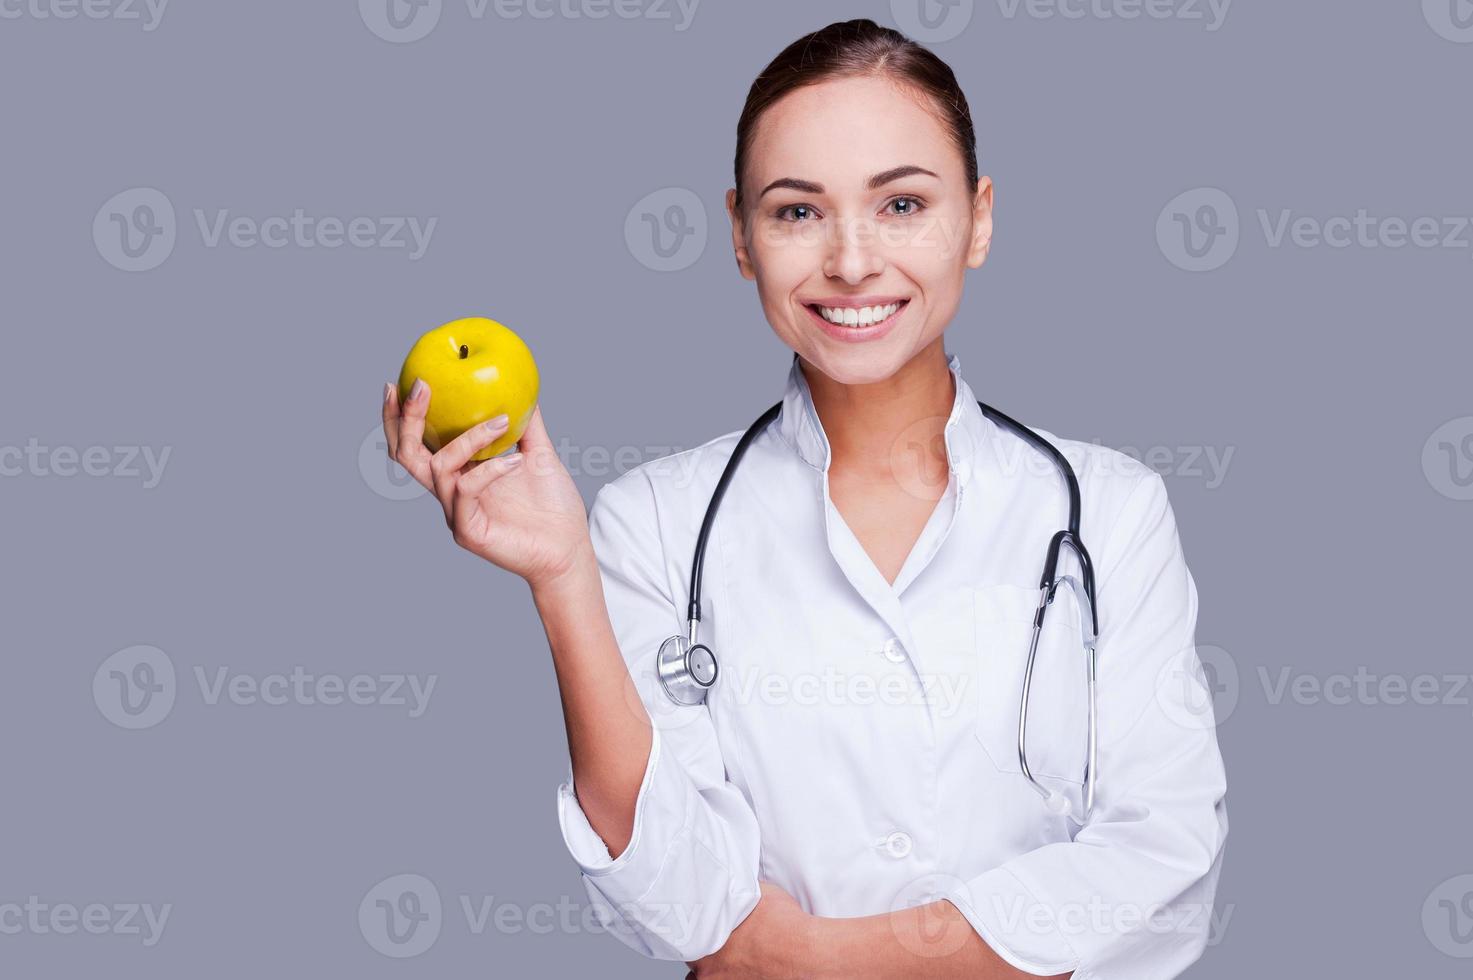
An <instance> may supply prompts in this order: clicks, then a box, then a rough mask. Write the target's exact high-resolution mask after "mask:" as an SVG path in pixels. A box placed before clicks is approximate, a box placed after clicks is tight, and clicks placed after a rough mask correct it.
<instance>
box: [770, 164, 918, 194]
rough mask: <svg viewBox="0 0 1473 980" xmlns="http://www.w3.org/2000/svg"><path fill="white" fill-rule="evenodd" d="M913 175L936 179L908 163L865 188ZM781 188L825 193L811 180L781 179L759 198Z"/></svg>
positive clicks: (807, 192)
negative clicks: (923, 175)
mask: <svg viewBox="0 0 1473 980" xmlns="http://www.w3.org/2000/svg"><path fill="white" fill-rule="evenodd" d="M913 174H925V175H927V176H928V177H936V175H935V174H934V173H932V172H931V171H929V170H927V169H926V168H925V167H917V166H916V165H915V164H910V163H908V164H905V165H903V166H899V167H891V168H890V169H889V170H882V171H880V172H879V173H877V174H875V175H874V176H873V177H871V178H870V179H869V180H867V181H865V182H864V186H865V189H867V190H874V189H875V188H877V187H883V186H885V185H886V184H888V183H890V182H891V181H892V180H899V179H900V178H901V177H910V176H912V175H913ZM937 179H938V180H939V179H940V178H939V177H938V178H937ZM779 187H787V188H790V189H792V190H795V191H801V192H803V193H804V194H822V193H823V192H824V190H823V185H822V184H817V183H814V182H813V181H811V180H799V179H798V178H797V177H779V178H778V179H777V180H774V181H773V182H772V183H770V184H768V185H767V186H766V187H764V188H762V194H758V195H757V196H758V197H759V198H760V197H762V195H763V194H766V193H767V192H768V191H771V190H776V189H777V188H779Z"/></svg>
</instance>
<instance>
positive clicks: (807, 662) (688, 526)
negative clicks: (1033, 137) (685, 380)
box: [384, 20, 1227, 980]
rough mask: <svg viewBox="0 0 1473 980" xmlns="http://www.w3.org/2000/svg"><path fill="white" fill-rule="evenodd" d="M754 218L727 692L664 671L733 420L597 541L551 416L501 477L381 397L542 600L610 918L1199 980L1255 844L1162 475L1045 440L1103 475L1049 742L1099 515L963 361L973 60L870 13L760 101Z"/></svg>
mask: <svg viewBox="0 0 1473 980" xmlns="http://www.w3.org/2000/svg"><path fill="white" fill-rule="evenodd" d="M727 209H728V213H729V216H730V219H731V226H732V244H733V247H734V249H735V257H736V262H737V266H738V268H739V269H740V271H741V273H742V275H743V276H744V277H746V278H747V279H751V280H753V281H754V282H755V283H756V285H757V294H758V297H759V299H760V301H761V303H762V310H763V313H764V314H765V316H766V318H767V321H768V323H770V324H771V326H772V328H773V330H774V331H775V332H776V333H777V335H778V337H779V338H781V340H782V341H783V343H785V344H786V345H787V346H788V347H790V348H792V350H793V351H794V357H793V359H792V366H791V369H790V370H789V372H788V377H787V385H786V388H785V389H784V390H783V392H782V399H781V409H780V413H779V414H778V415H777V417H776V418H775V419H774V420H773V421H772V422H771V424H770V425H768V426H767V427H766V428H765V429H762V430H761V431H760V432H758V433H757V434H756V435H755V437H754V438H753V439H752V440H751V441H750V445H749V446H747V447H746V452H745V455H744V456H742V457H741V459H740V463H739V465H738V466H737V467H736V468H735V470H734V472H733V473H732V476H731V479H730V483H729V485H728V486H727V488H726V492H725V495H724V497H723V499H722V501H721V503H720V507H719V510H718V511H717V516H716V518H715V519H714V520H713V524H712V528H711V532H710V538H709V541H708V542H707V549H706V551H705V557H704V573H703V589H704V591H703V593H702V595H701V597H700V600H701V601H700V609H699V615H700V620H699V642H700V643H703V644H705V645H706V646H707V647H709V648H710V650H711V651H713V654H714V658H715V659H716V660H717V663H718V672H717V676H716V679H715V682H714V683H712V684H711V685H710V687H709V689H708V690H705V691H704V692H703V693H704V695H705V696H704V699H703V700H701V701H699V702H698V703H694V704H682V703H678V702H677V701H676V700H675V699H674V698H672V696H671V694H670V693H669V692H668V691H667V690H666V689H665V686H664V685H663V684H662V682H661V680H660V678H659V676H658V675H657V671H656V655H657V651H658V650H659V649H660V648H661V645H662V643H663V642H664V641H665V640H666V639H667V638H668V637H670V636H671V635H672V634H677V635H685V634H686V633H687V629H688V625H689V624H688V623H687V611H688V610H687V603H688V601H689V598H690V597H689V595H688V592H689V589H690V578H691V572H692V564H693V550H694V548H695V544H696V540H697V534H698V532H699V530H700V526H701V523H702V518H703V515H704V513H705V511H706V507H707V504H708V503H709V502H710V501H711V497H712V492H713V489H714V488H715V486H716V483H717V481H718V479H719V478H720V476H721V474H722V472H723V470H724V469H725V467H726V464H727V463H728V462H729V460H730V459H731V457H732V454H733V451H734V450H735V448H736V446H737V443H738V439H739V437H740V436H741V435H742V432H741V431H735V432H730V433H727V434H726V435H722V436H720V437H718V438H715V439H713V440H711V441H710V442H707V443H705V444H704V445H702V446H699V447H697V448H695V449H692V450H689V451H687V452H685V453H682V454H679V456H678V457H667V458H665V459H661V460H654V461H651V462H649V463H646V464H644V465H642V466H640V467H638V468H636V469H634V470H631V471H629V472H627V473H625V474H623V475H622V476H620V477H619V478H617V479H615V480H614V481H613V482H612V483H610V484H608V485H607V486H605V487H604V488H603V489H602V490H600V491H599V493H598V495H597V497H596V498H595V500H594V503H593V506H592V508H591V510H590V511H588V513H587V514H586V515H585V511H584V506H583V502H582V499H581V497H580V496H579V494H578V491H577V489H576V488H575V486H574V484H573V482H572V480H571V478H570V477H569V475H568V473H567V471H566V470H565V469H564V468H563V466H562V464H561V462H560V460H559V458H558V456H557V454H556V452H555V450H554V447H553V444H552V442H551V440H550V439H549V437H548V434H547V431H546V429H545V427H544V425H543V422H542V417H541V412H540V409H539V410H538V411H537V412H536V413H534V415H533V418H532V421H531V423H530V425H529V427H528V428H527V431H526V433H525V435H524V436H523V438H522V439H521V441H520V444H519V446H518V451H517V452H515V453H512V454H509V455H503V456H500V457H497V458H494V459H492V460H489V461H487V462H485V463H481V464H474V463H471V462H469V460H470V457H471V455H472V454H473V453H475V452H476V451H477V450H479V449H481V448H482V447H483V446H485V445H488V444H489V443H490V442H492V441H493V440H494V439H495V438H496V437H497V436H498V435H499V434H500V432H501V431H502V430H503V429H504V426H505V421H504V417H503V420H500V424H497V423H496V422H492V423H487V424H486V427H485V428H481V429H477V430H472V431H471V432H468V433H466V434H465V435H463V436H461V437H460V438H459V439H457V440H456V441H454V442H452V443H450V444H449V445H447V446H445V447H444V448H442V449H441V450H440V451H439V452H437V453H435V454H433V455H431V454H430V453H429V451H428V450H427V449H425V447H424V446H423V445H422V442H421V436H422V433H423V426H424V417H425V410H426V408H427V407H428V405H429V401H430V398H431V396H432V393H431V392H430V391H429V389H428V387H427V386H426V385H425V384H424V383H423V382H417V383H416V384H415V385H414V388H413V391H412V393H411V394H410V395H409V397H408V398H406V399H405V401H404V404H403V405H402V406H400V405H399V404H398V400H397V398H396V395H395V392H394V387H393V385H388V386H386V389H385V402H384V427H385V431H386V435H387V440H388V445H389V453H390V455H391V456H392V457H393V458H394V459H396V460H398V461H399V462H400V463H401V464H403V466H404V467H405V468H406V469H407V470H408V471H409V472H410V473H411V474H413V476H414V477H415V478H416V479H417V480H419V481H420V482H421V483H423V484H424V485H425V486H427V487H430V488H431V489H433V491H434V492H435V494H436V495H437V496H438V498H439V501H440V503H441V505H442V506H443V508H444V514H445V519H446V522H447V523H448V525H449V526H450V528H451V529H452V531H453V534H454V539H455V541H456V543H457V544H459V545H461V546H462V547H464V548H466V549H468V550H470V551H472V552H474V553H476V554H478V555H481V556H482V557H484V558H486V559H487V560H488V561H490V562H492V563H494V564H496V565H498V566H500V567H502V568H505V569H508V570H510V571H512V572H514V573H516V574H518V575H521V576H522V577H524V578H525V579H526V581H527V582H528V584H529V585H530V586H531V591H532V597H533V600H534V603H535V605H536V608H537V611H538V613H539V614H540V616H541V617H542V621H543V624H544V627H545V629H546V632H547V638H548V642H549V645H550V647H551V651H552V658H553V665H554V667H555V672H556V675H557V680H558V684H559V688H560V692H561V698H562V705H563V713H564V719H565V723H566V728H567V737H568V747H569V756H570V760H571V768H570V773H569V778H568V781H567V782H565V783H563V784H562V785H561V786H559V787H558V793H557V806H558V817H559V821H560V824H561V828H562V833H563V836H564V839H565V842H566V844H567V846H568V848H569V851H570V853H571V854H572V856H573V858H574V859H575V860H576V862H577V864H578V866H579V868H580V870H581V872H582V875H583V878H584V881H585V883H586V886H587V889H588V892H589V895H590V898H591V899H592V900H593V901H594V903H595V906H596V908H598V909H599V910H600V911H601V913H602V915H603V916H604V917H605V919H606V921H607V923H608V926H609V928H610V931H613V932H615V934H616V935H617V936H618V937H619V938H620V939H621V940H622V941H623V942H625V943H626V944H628V945H630V946H631V947H633V948H635V949H636V950H638V951H640V952H641V953H643V954H645V955H647V956H651V957H655V958H659V959H671V960H684V961H687V962H688V963H689V964H690V966H691V969H692V972H693V974H694V975H695V976H696V977H700V978H707V977H762V978H785V977H843V978H860V977H876V978H879V977H912V976H917V975H924V976H933V977H962V976H967V977H1020V976H1037V975H1068V974H1071V973H1072V975H1073V976H1074V977H1076V978H1106V977H1108V978H1128V980H1150V978H1164V977H1172V976H1176V975H1177V974H1179V973H1180V972H1181V971H1182V970H1183V969H1185V968H1186V967H1187V965H1188V964H1190V963H1191V962H1193V961H1194V960H1195V959H1196V958H1197V957H1198V956H1199V955H1200V953H1201V952H1202V950H1203V948H1204V946H1205V945H1206V943H1207V940H1208V930H1207V923H1208V922H1209V921H1210V920H1211V916H1210V911H1211V903H1212V898H1213V893H1214V890H1215V887H1216V883H1217V876H1218V869H1219V867H1220V860H1221V853H1222V847H1223V840H1224V837H1225V836H1226V832H1227V820H1226V814H1225V809H1224V804H1223V796H1224V790H1225V782H1224V775H1223V766H1222V761H1221V758H1220V756H1219V753H1218V747H1217V743H1216V739H1215V736H1214V733H1213V729H1212V725H1211V719H1210V709H1208V716H1207V717H1206V718H1205V719H1203V718H1202V708H1201V705H1202V704H1203V703H1210V702H1209V701H1208V694H1207V692H1206V691H1205V690H1204V686H1203V684H1202V679H1201V670H1200V665H1199V663H1198V661H1197V656H1196V652H1195V649H1194V638H1193V632H1194V628H1195V623H1196V618H1197V595H1196V589H1195V586H1194V585H1193V582H1192V577H1191V575H1190V574H1189V573H1188V571H1187V566H1186V563H1185V561H1184V559H1183V555H1182V548H1181V545H1180V543H1179V540H1178V537H1177V530H1176V524H1175V521H1174V519H1173V515H1172V510H1171V507H1170V505H1169V504H1168V502H1167V498H1166V491H1165V489H1164V487H1163V484H1162V481H1161V479H1160V477H1159V476H1158V475H1157V474H1156V473H1155V472H1153V471H1152V470H1150V469H1148V468H1146V467H1144V466H1142V465H1140V464H1138V463H1136V462H1135V461H1133V460H1132V459H1130V458H1129V457H1127V456H1124V455H1123V454H1120V453H1116V452H1114V451H1113V450H1110V449H1106V448H1103V447H1099V446H1096V445H1092V444H1087V443H1083V442H1075V441H1071V440H1068V439H1062V438H1057V437H1054V436H1051V435H1047V434H1043V435H1044V438H1046V439H1047V440H1048V442H1050V443H1052V445H1053V446H1055V447H1057V448H1058V449H1059V450H1060V451H1062V453H1063V454H1064V456H1065V457H1066V458H1067V459H1068V460H1069V461H1070V462H1071V463H1072V464H1073V469H1074V471H1075V472H1076V473H1077V478H1078V485H1079V491H1080V512H1079V517H1078V522H1079V523H1078V529H1077V530H1078V535H1079V540H1081V541H1083V542H1087V544H1088V546H1089V554H1090V555H1091V556H1092V573H1093V579H1094V589H1093V592H1094V594H1095V603H1094V608H1093V610H1092V611H1091V609H1090V608H1089V604H1088V603H1087V602H1086V601H1085V600H1084V599H1083V598H1082V596H1083V593H1082V592H1079V591H1078V590H1076V589H1075V588H1072V587H1071V588H1059V589H1058V590H1057V592H1056V593H1055V594H1054V595H1053V600H1054V601H1052V602H1051V603H1049V604H1048V609H1047V618H1046V621H1045V627H1044V629H1043V630H1042V632H1041V634H1040V635H1039V636H1038V639H1037V645H1036V647H1035V648H1034V653H1035V657H1034V664H1033V667H1032V670H1031V671H1026V672H1027V673H1028V674H1029V677H1028V681H1029V684H1030V699H1029V709H1030V710H1029V713H1028V729H1027V737H1026V754H1020V752H1019V750H1018V747H1019V740H1020V739H1019V720H1020V694H1021V691H1022V688H1023V685H1024V675H1025V670H1026V668H1025V665H1026V663H1027V662H1028V661H1029V659H1030V657H1029V648H1030V643H1031V642H1032V638H1033V624H1034V620H1035V613H1036V611H1037V609H1038V607H1039V605H1040V597H1041V593H1040V585H1039V582H1040V571H1041V569H1043V568H1044V565H1045V555H1046V553H1047V552H1048V551H1049V543H1050V540H1051V538H1052V536H1054V535H1055V533H1056V532H1058V531H1059V530H1060V529H1062V528H1064V526H1065V521H1066V515H1067V513H1068V509H1069V507H1068V504H1069V497H1068V493H1067V491H1066V484H1065V482H1064V480H1063V479H1062V478H1061V470H1060V469H1059V468H1057V467H1056V466H1055V465H1054V464H1052V463H1051V462H1050V460H1049V457H1047V456H1046V455H1044V454H1043V453H1042V452H1041V451H1040V450H1039V449H1038V448H1037V447H1036V446H1035V445H1033V444H1031V443H1030V442H1029V441H1028V440H1027V439H1025V438H1023V437H1022V436H1020V435H1019V434H1018V433H1016V432H1015V431H1013V430H1011V429H1009V428H1008V427H1007V426H1005V425H1003V424H1000V423H999V422H998V421H996V420H995V419H994V418H992V417H991V416H989V415H988V414H985V413H984V412H983V410H982V409H981V408H980V407H979V405H978V403H977V401H976V400H975V397H974V395H973V392H972V389H971V387H970V386H969V385H968V383H967V381H966V380H965V379H964V378H963V376H962V373H961V367H960V363H959V361H958V359H957V358H956V357H955V356H948V354H947V353H946V351H945V348H944V344H943V337H944V332H945V330H946V328H947V327H948V326H949V325H950V324H951V322H952V319H953V317H954V315H955V313H956V311H957V307H958V305H959V303H960V301H961V296H962V283H963V280H964V278H965V273H966V270H967V269H969V268H977V267H979V266H981V265H982V263H983V262H984V261H985V259H986V257H987V251H988V246H989V243H990V242H991V239H992V229H993V223H992V182H991V181H990V180H989V179H988V178H987V177H985V176H983V177H979V176H978V173H977V159H976V151H975V147H974V134H973V128H972V121H971V117H970V111H969V109H968V105H967V101H966V98H965V97H964V96H963V94H962V91H961V89H960V88H959V87H958V85H957V82H956V79H955V77H954V76H953V74H952V72H951V70H950V69H949V68H948V67H947V66H946V65H945V64H944V63H943V62H941V61H940V60H939V59H938V58H936V57H935V56H934V55H933V54H931V53H930V52H928V51H927V50H926V49H924V48H922V47H921V46H919V45H917V44H915V43H914V42H912V41H910V40H909V39H907V38H905V37H904V36H903V35H900V34H898V33H896V32H894V31H892V30H889V29H886V28H882V27H880V26H877V25H876V24H874V23H873V22H871V21H868V20H855V21H849V22H846V23H837V24H833V25H830V26H829V27H826V28H824V29H822V30H819V31H817V32H815V33H813V34H810V35H808V36H807V37H804V38H801V39H799V40H798V41H796V42H795V43H794V44H793V45H791V46H790V47H789V48H788V49H787V50H785V51H784V52H783V53H782V54H780V55H779V56H778V57H777V59H776V60H775V61H773V63H772V64H771V65H770V66H768V68H767V69H766V70H765V71H764V72H763V73H762V75H761V76H760V77H759V78H758V79H757V80H756V82H755V83H754V84H753V85H752V88H751V91H750V94H749V95H748V99H747V104H746V107H745V109H744V110H743V113H742V116H741V120H740V123H739V125H738V136H737V152H736V187H735V188H733V189H732V190H730V191H728V193H727ZM690 329H691V330H692V331H699V330H700V329H701V326H700V324H699V323H697V322H693V323H692V324H691V326H690ZM696 343H697V344H698V343H699V338H697V339H696ZM1001 369H1002V368H1000V367H997V366H995V370H1001ZM760 394H761V393H760V392H755V393H754V401H755V400H756V399H757V398H758V396H760ZM754 414H755V411H754ZM1060 551H1061V554H1060V555H1059V556H1058V565H1059V569H1058V574H1059V576H1060V577H1061V578H1063V577H1064V576H1065V575H1066V573H1068V574H1072V576H1073V578H1074V583H1075V584H1078V583H1079V582H1080V581H1081V580H1082V579H1083V578H1084V577H1085V576H1086V573H1087V572H1088V571H1090V569H1086V568H1084V567H1082V563H1081V562H1080V561H1079V560H1078V557H1077V555H1076V553H1075V551H1074V550H1073V549H1071V548H1067V547H1066V548H1063V549H1060ZM1071 563H1072V564H1071ZM1096 625H1097V631H1098V638H1097V640H1094V641H1093V642H1094V645H1095V657H1096V662H1097V677H1096V678H1095V684H1096V685H1097V698H1098V717H1097V741H1092V739H1091V734H1090V729H1091V727H1095V723H1094V722H1092V721H1091V689H1090V685H1089V681H1088V675H1089V674H1091V673H1092V672H1093V671H1092V670H1091V669H1087V665H1088V659H1087V656H1086V650H1085V646H1084V645H1083V644H1084V643H1087V642H1090V641H1091V637H1090V636H1089V634H1090V633H1091V632H1093V631H1094V629H1095V627H1096ZM1092 757H1093V759H1094V762H1095V766H1094V773H1093V775H1094V776H1095V777H1097V778H1087V777H1086V767H1087V765H1088V764H1089V762H1090V760H1091V758H1092ZM1025 758H1026V765H1027V768H1026V770H1025V768H1024V762H1023V759H1025ZM575 787H576V788H575ZM1091 797H1092V799H1091Z"/></svg>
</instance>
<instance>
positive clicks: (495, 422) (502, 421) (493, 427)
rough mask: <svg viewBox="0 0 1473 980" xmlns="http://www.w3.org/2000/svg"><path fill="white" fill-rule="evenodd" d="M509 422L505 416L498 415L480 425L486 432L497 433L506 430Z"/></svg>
mask: <svg viewBox="0 0 1473 980" xmlns="http://www.w3.org/2000/svg"><path fill="white" fill-rule="evenodd" d="M509 421H510V419H508V418H507V417H506V416H505V415H498V416H496V417H495V418H494V419H487V420H486V421H484V422H482V423H481V424H482V425H484V426H485V427H486V431H487V432H497V431H499V430H501V429H504V428H506V424H507V422H509Z"/></svg>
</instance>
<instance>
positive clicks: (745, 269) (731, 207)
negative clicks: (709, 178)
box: [726, 187, 757, 279]
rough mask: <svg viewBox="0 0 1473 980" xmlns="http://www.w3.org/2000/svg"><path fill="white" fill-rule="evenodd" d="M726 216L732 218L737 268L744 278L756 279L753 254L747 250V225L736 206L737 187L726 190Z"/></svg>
mask: <svg viewBox="0 0 1473 980" xmlns="http://www.w3.org/2000/svg"><path fill="white" fill-rule="evenodd" d="M726 216H727V217H728V218H730V219H731V249H732V251H733V252H734V253H735V254H736V263H737V270H738V271H739V272H741V274H742V278H743V279H756V278H757V273H756V271H755V270H754V269H753V268H752V256H751V254H750V253H748V251H747V226H746V223H745V222H744V221H743V220H742V214H741V212H740V211H738V210H737V206H736V188H735V187H733V188H730V189H728V190H727V192H726Z"/></svg>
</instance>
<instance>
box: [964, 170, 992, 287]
mask: <svg viewBox="0 0 1473 980" xmlns="http://www.w3.org/2000/svg"><path fill="white" fill-rule="evenodd" d="M991 246H992V178H991V177H979V178H977V192H976V194H974V195H973V196H972V241H971V244H970V246H969V247H968V249H967V268H969V269H975V268H977V267H979V266H980V265H981V264H982V263H983V262H986V261H987V250H988V249H989V248H990V247H991Z"/></svg>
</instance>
